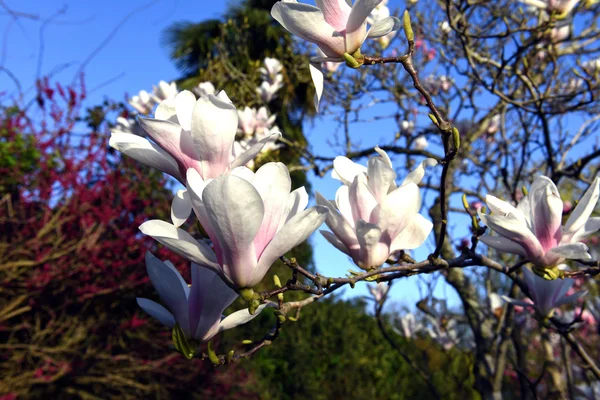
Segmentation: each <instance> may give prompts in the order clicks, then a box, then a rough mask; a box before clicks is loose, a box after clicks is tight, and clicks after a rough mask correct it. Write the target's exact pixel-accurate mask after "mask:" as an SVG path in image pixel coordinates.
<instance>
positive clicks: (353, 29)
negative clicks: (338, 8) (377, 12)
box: [346, 0, 382, 54]
mask: <svg viewBox="0 0 600 400" xmlns="http://www.w3.org/2000/svg"><path fill="white" fill-rule="evenodd" d="M381 2H382V0H356V1H355V2H354V4H353V5H352V10H351V11H350V15H349V16H348V22H347V23H346V52H348V53H350V54H352V53H354V52H355V51H356V50H358V49H359V48H360V45H361V44H362V43H363V42H364V41H365V39H366V37H367V17H368V16H369V14H371V11H373V10H374V9H375V7H377V6H378V5H379V3H381Z"/></svg>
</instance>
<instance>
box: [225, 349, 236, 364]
mask: <svg viewBox="0 0 600 400" xmlns="http://www.w3.org/2000/svg"><path fill="white" fill-rule="evenodd" d="M234 354H235V352H234V351H233V350H229V353H227V357H225V360H227V362H228V363H230V362H231V360H233V355H234Z"/></svg>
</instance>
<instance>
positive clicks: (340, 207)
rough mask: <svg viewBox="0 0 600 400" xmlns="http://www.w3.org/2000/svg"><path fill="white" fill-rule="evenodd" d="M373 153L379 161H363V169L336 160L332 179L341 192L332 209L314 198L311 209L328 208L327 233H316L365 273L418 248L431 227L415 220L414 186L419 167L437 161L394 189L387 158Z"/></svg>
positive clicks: (418, 202)
mask: <svg viewBox="0 0 600 400" xmlns="http://www.w3.org/2000/svg"><path fill="white" fill-rule="evenodd" d="M376 151H377V153H379V155H380V156H376V157H372V158H371V159H369V162H368V167H364V166H362V165H359V164H355V163H354V162H352V161H351V160H350V159H348V158H346V157H336V159H335V160H334V162H333V167H334V171H333V173H332V176H333V177H334V178H336V179H339V180H341V181H342V183H344V186H342V187H340V188H339V189H338V191H337V193H336V196H335V203H334V202H332V201H329V200H326V199H325V198H324V197H323V196H321V195H320V194H319V193H317V204H319V205H323V206H326V207H327V208H329V214H328V216H327V221H326V223H327V226H328V227H329V229H331V230H332V231H333V233H331V232H327V231H321V233H322V234H323V236H325V238H326V239H327V240H328V241H329V242H330V243H331V244H333V245H334V246H335V247H336V248H337V249H338V250H340V251H342V252H344V253H346V254H348V255H349V256H350V257H352V260H353V261H354V262H355V263H356V265H358V266H359V267H360V268H362V269H365V270H370V269H372V268H376V267H379V266H381V265H382V264H383V263H384V262H386V260H387V259H388V258H389V257H390V255H391V254H392V253H394V252H396V251H399V250H409V249H415V248H417V247H419V246H421V245H422V244H423V242H424V241H425V239H426V238H427V236H428V235H429V233H430V232H431V229H432V227H433V224H432V223H431V222H430V221H428V220H426V219H425V218H424V217H423V216H422V215H421V214H419V210H420V208H421V193H420V191H419V186H418V183H419V182H421V179H423V176H424V174H425V166H426V165H435V164H437V161H435V160H433V159H426V160H425V161H423V162H422V163H421V164H420V165H419V166H418V167H417V168H416V169H415V170H414V171H412V172H411V173H410V174H409V175H408V176H407V177H406V179H405V180H404V181H403V182H402V184H401V185H400V186H399V187H397V186H396V182H395V181H396V172H395V171H394V169H393V168H392V163H391V161H390V158H389V157H388V155H387V154H386V153H385V152H384V151H383V150H381V149H379V148H378V147H377V148H376Z"/></svg>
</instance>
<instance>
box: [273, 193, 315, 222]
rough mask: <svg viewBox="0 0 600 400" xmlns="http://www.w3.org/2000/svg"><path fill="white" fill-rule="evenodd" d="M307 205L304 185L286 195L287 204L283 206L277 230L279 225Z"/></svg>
mask: <svg viewBox="0 0 600 400" xmlns="http://www.w3.org/2000/svg"><path fill="white" fill-rule="evenodd" d="M307 206H308V193H307V192H306V189H305V188H304V186H301V187H299V188H298V189H296V190H294V191H292V193H290V195H289V196H288V201H287V206H286V208H285V212H284V213H283V215H282V218H281V221H280V222H279V226H278V227H277V230H278V231H279V229H281V227H282V226H283V225H284V224H285V223H286V222H287V221H289V220H290V218H292V217H293V216H294V215H296V214H298V213H299V212H300V211H304V210H305V209H306V207H307Z"/></svg>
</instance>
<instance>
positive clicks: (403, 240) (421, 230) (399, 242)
mask: <svg viewBox="0 0 600 400" xmlns="http://www.w3.org/2000/svg"><path fill="white" fill-rule="evenodd" d="M432 229H433V223H432V222H431V221H429V220H428V219H426V218H425V217H424V216H422V215H421V214H416V215H415V216H414V217H412V218H411V220H410V221H409V223H408V224H407V225H406V226H405V227H404V229H402V231H401V232H400V234H399V235H397V236H396V237H395V238H393V240H392V245H391V246H390V253H393V252H394V251H397V250H412V249H416V248H417V247H420V246H421V245H422V244H423V243H425V240H426V239H427V237H428V236H429V234H430V233H431V230H432Z"/></svg>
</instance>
